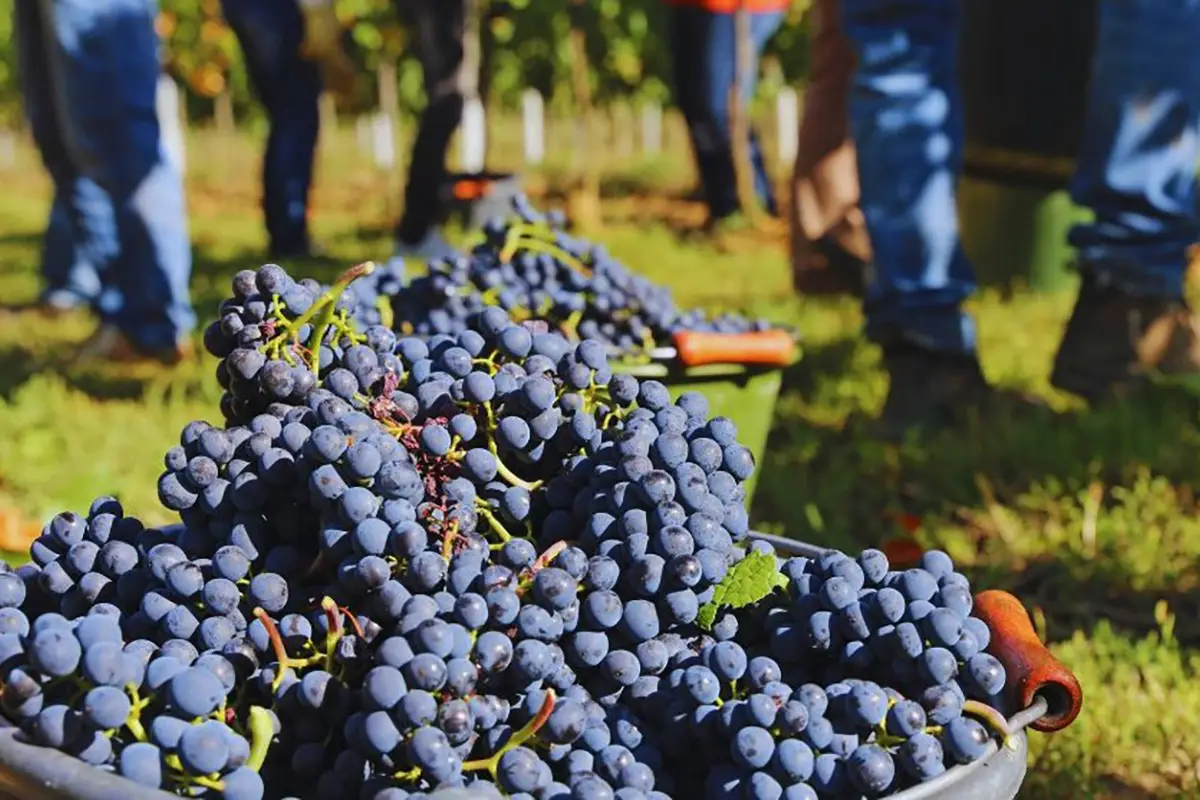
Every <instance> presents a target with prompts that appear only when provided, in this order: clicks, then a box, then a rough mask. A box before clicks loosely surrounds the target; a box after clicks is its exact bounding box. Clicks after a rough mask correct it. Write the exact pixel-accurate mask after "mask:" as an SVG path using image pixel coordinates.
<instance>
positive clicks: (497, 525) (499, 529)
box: [475, 500, 513, 542]
mask: <svg viewBox="0 0 1200 800" xmlns="http://www.w3.org/2000/svg"><path fill="white" fill-rule="evenodd" d="M475 511H476V512H478V514H479V516H481V517H483V518H484V519H485V520H487V523H488V525H490V526H492V530H493V531H495V532H496V535H498V536H499V537H500V541H502V542H507V541H508V540H509V539H511V538H513V537H512V534H511V533H509V532H508V531H507V530H506V529H505V527H504V525H503V524H502V523H501V522H500V520H499V519H497V518H496V515H495V514H493V513H492V510H491V509H490V508H488V506H487V504H486V503H484V502H483V501H482V500H480V501H478V502H477V503H476V504H475Z"/></svg>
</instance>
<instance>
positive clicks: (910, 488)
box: [0, 139, 1200, 798]
mask: <svg viewBox="0 0 1200 800" xmlns="http://www.w3.org/2000/svg"><path fill="white" fill-rule="evenodd" d="M206 148H207V149H206ZM218 148H220V150H219V152H217V150H218ZM677 155H678V154H675V156H676V157H677ZM191 158H192V163H193V165H194V169H193V172H192V175H191V177H190V187H189V188H190V204H191V208H192V212H193V219H192V229H193V239H194V242H195V248H196V249H195V252H196V270H195V272H196V274H195V280H194V291H195V298H196V302H197V307H198V308H199V310H200V312H201V315H202V317H207V316H209V315H211V314H212V313H213V311H214V309H215V304H216V302H217V300H218V299H219V297H221V296H222V294H223V292H224V288H223V287H224V286H225V284H226V281H227V280H228V277H229V276H230V275H231V274H232V273H233V271H234V270H235V269H238V268H240V267H242V266H246V265H255V264H256V263H257V262H258V259H259V256H258V254H259V253H260V252H261V250H262V239H263V237H262V233H261V229H260V225H259V223H258V221H257V214H256V213H255V211H254V208H255V197H256V193H257V189H256V187H255V185H254V172H255V170H254V169H253V167H252V164H253V159H254V155H253V151H252V150H251V149H250V148H247V147H245V146H244V145H242V144H237V145H236V146H234V145H231V144H230V143H214V142H213V141H211V140H210V139H204V140H200V141H198V142H197V143H196V144H195V145H194V146H193V149H192V154H191ZM323 158H324V160H323V162H322V169H323V175H324V176H325V177H324V179H323V181H322V185H321V189H320V192H319V195H318V199H317V202H316V205H315V218H316V226H317V230H318V232H319V234H320V236H321V237H322V240H323V241H324V242H326V243H327V244H328V245H329V247H330V250H331V252H332V255H333V256H334V257H335V259H336V260H335V261H330V262H328V263H319V264H309V265H304V267H303V268H304V269H305V270H306V271H308V272H310V273H311V274H314V275H315V276H317V277H326V278H327V277H329V276H330V275H332V274H333V272H334V271H335V270H336V269H337V268H338V265H345V264H347V263H350V262H353V261H355V260H357V259H362V258H366V257H380V256H383V255H386V254H387V252H388V236H387V233H386V232H387V230H388V225H387V222H388V220H389V219H390V218H391V215H392V214H394V213H395V209H394V208H393V205H392V200H391V196H392V194H394V189H395V186H394V181H388V180H386V179H384V178H382V177H380V176H379V175H378V174H377V173H374V172H373V171H372V170H371V168H370V167H369V165H365V164H364V163H362V162H361V161H354V160H353V159H352V158H349V157H346V158H344V159H342V160H338V159H339V157H338V156H337V155H336V154H334V155H326V156H324V157H323ZM22 161H23V165H22V166H21V167H19V168H18V169H17V170H15V171H13V172H10V173H8V174H6V175H4V176H3V177H2V180H3V183H4V185H5V188H6V191H5V192H4V193H3V194H2V195H0V297H3V298H5V300H6V301H10V300H20V299H25V298H30V297H32V296H33V295H34V294H35V292H36V290H37V256H38V241H39V235H40V230H41V226H42V223H43V220H44V217H45V212H46V208H47V202H48V187H47V185H46V182H45V181H44V179H43V178H41V176H40V174H39V172H38V170H37V167H36V163H37V162H36V160H35V158H34V157H33V156H32V155H31V154H28V153H25V154H23V158H22ZM334 174H336V175H337V178H336V180H334V179H333V178H331V177H330V176H331V175H334ZM610 179H611V184H610V185H614V186H621V187H625V188H630V187H633V188H637V189H641V190H646V189H647V188H649V189H651V190H652V191H649V192H647V191H642V192H641V193H640V194H638V195H635V196H632V197H625V198H614V199H610V200H608V201H607V202H606V204H605V212H606V217H607V220H608V224H607V227H606V229H605V231H604V232H603V234H601V237H602V239H603V241H605V242H606V244H607V245H608V246H609V247H610V249H611V250H612V251H613V252H614V253H616V254H617V255H618V256H619V257H621V258H622V259H624V260H626V261H627V262H628V263H629V264H631V265H633V266H635V267H636V268H638V269H640V270H643V271H644V272H646V273H647V274H649V275H650V276H651V277H653V278H654V279H656V280H660V281H662V282H665V283H667V284H670V285H671V286H673V287H674V288H675V290H676V293H677V297H678V299H679V300H680V301H681V302H682V303H687V304H699V305H705V306H710V307H719V306H742V307H746V308H750V309H753V310H755V311H758V312H761V313H764V314H766V315H769V316H771V317H773V318H776V319H779V320H781V321H787V322H790V323H794V324H797V325H798V326H799V327H800V329H801V330H802V331H803V334H804V336H805V349H806V356H805V359H804V360H803V362H802V363H801V364H799V365H798V366H797V367H795V368H793V369H792V370H790V371H789V372H788V373H787V374H786V375H785V379H784V389H783V392H782V395H781V397H780V400H779V403H778V406H777V408H776V418H775V424H774V428H773V430H772V434H771V439H770V443H769V446H768V452H767V455H766V457H765V463H763V464H762V465H761V469H762V477H761V481H760V485H759V491H758V495H757V497H756V499H755V504H754V508H753V517H754V520H755V524H756V525H757V526H758V527H759V528H761V529H764V530H768V531H772V532H784V533H787V534H788V535H791V536H793V537H796V538H800V539H805V540H809V541H814V542H818V543H822V544H826V545H832V546H839V547H846V548H861V547H864V546H868V545H872V544H878V543H880V542H881V541H883V540H885V539H888V538H890V537H892V536H894V535H895V534H896V533H897V530H898V523H897V522H895V520H896V519H897V515H904V518H907V519H913V520H917V521H918V522H919V526H918V527H917V530H916V536H917V538H918V539H919V541H920V542H921V543H922V544H923V545H927V546H934V545H936V546H940V547H944V548H945V549H947V550H948V551H949V552H950V553H952V554H953V555H954V556H955V558H956V559H958V560H959V561H960V562H962V563H963V564H964V565H966V568H967V570H968V571H969V572H970V573H971V575H972V578H973V580H974V581H975V582H976V585H977V586H980V587H983V586H996V587H1003V588H1007V589H1010V590H1012V591H1014V592H1016V593H1018V594H1019V595H1020V596H1021V597H1022V598H1023V599H1024V600H1025V601H1026V604H1027V605H1028V606H1029V607H1030V608H1031V609H1032V610H1033V614H1034V618H1035V621H1036V623H1037V627H1038V629H1039V633H1040V634H1042V635H1043V636H1044V637H1045V638H1046V639H1047V640H1048V641H1049V642H1051V643H1052V647H1053V649H1054V651H1055V652H1056V653H1057V654H1058V655H1059V657H1060V658H1062V659H1063V660H1064V661H1065V662H1066V663H1068V664H1070V665H1071V666H1072V667H1073V668H1074V670H1075V671H1076V672H1077V674H1078V675H1079V677H1080V679H1081V680H1082V681H1083V684H1084V687H1085V690H1086V692H1087V702H1086V705H1085V709H1084V712H1083V714H1082V716H1081V717H1080V719H1079V721H1078V722H1077V723H1076V724H1075V725H1074V726H1073V727H1072V728H1070V729H1068V730H1067V731H1065V732H1062V733H1059V734H1057V735H1054V736H1048V737H1043V736H1040V735H1035V736H1034V737H1033V738H1034V741H1033V755H1032V756H1031V759H1032V760H1031V770H1030V775H1029V777H1028V779H1027V781H1026V784H1025V790H1024V791H1023V793H1022V797H1028V798H1063V797H1071V798H1142V797H1198V796H1200V735H1198V734H1200V680H1198V678H1200V614H1198V612H1200V602H1198V599H1200V592H1198V591H1197V581H1198V569H1197V566H1198V564H1200V522H1198V521H1197V514H1196V510H1197V509H1196V505H1197V500H1196V493H1195V491H1194V488H1193V487H1194V486H1196V485H1197V484H1198V482H1200V458H1198V454H1200V453H1198V448H1197V445H1198V444H1200V435H1198V433H1197V427H1196V407H1195V404H1194V402H1192V401H1191V400H1188V399H1186V398H1181V397H1173V396H1170V395H1165V394H1164V395H1155V396H1151V397H1144V398H1141V399H1140V400H1139V401H1137V402H1136V403H1129V404H1126V405H1122V406H1116V407H1112V408H1107V409H1104V410H1099V411H1091V412H1088V411H1086V410H1084V409H1082V408H1080V407H1079V406H1078V405H1077V404H1075V403H1074V402H1073V401H1072V400H1071V398H1068V397H1064V396H1061V395H1058V394H1056V393H1055V392H1053V391H1052V390H1051V389H1050V388H1049V387H1048V385H1047V382H1046V375H1047V373H1048V371H1049V364H1050V359H1051V358H1052V355H1053V352H1054V348H1055V346H1056V343H1057V339H1058V336H1059V333H1060V331H1061V328H1062V324H1063V321H1064V319H1065V316H1066V314H1067V312H1068V310H1069V307H1070V301H1071V298H1070V297H1069V296H1067V295H1062V296H1058V295H1055V296H1030V295H1025V294H1020V293H1018V294H1017V296H1016V297H1015V298H1013V299H1011V300H1010V301H1005V300H1002V299H1001V298H1000V297H999V296H998V295H995V294H988V293H985V294H983V295H981V296H980V297H979V298H978V299H977V300H976V301H975V302H974V303H973V306H974V309H975V311H976V312H977V314H978V317H979V320H980V329H981V336H982V345H981V348H982V357H983V361H984V367H985V371H986V372H987V374H988V375H989V377H990V378H992V379H993V380H994V381H996V382H998V383H1000V384H1002V385H1005V386H1009V387H1014V388H1019V389H1022V390H1028V391H1032V392H1035V393H1037V394H1040V395H1042V396H1044V397H1045V398H1046V399H1047V400H1048V401H1049V405H1050V406H1051V408H1052V409H1053V410H1052V411H1046V410H1043V411H1038V412H1033V411H1031V412H1028V413H1020V414H1016V415H1013V416H1006V417H1002V418H988V419H980V420H977V421H976V423H975V424H973V425H971V426H970V427H969V428H968V429H967V430H965V431H961V432H958V433H956V434H954V435H945V436H941V437H934V438H931V439H927V440H924V441H919V442H913V443H911V444H909V445H906V446H904V447H902V448H899V449H895V448H885V447H883V446H881V445H879V444H877V443H875V442H873V441H871V440H870V438H869V437H868V436H867V435H866V432H865V424H864V423H865V422H866V421H867V420H869V418H870V417H871V416H873V415H874V414H876V413H877V411H878V408H879V405H880V403H881V401H882V397H883V393H884V390H885V380H884V376H883V374H882V373H881V371H880V369H879V364H878V353H877V352H876V350H875V349H874V348H872V347H870V346H869V345H867V344H864V343H863V342H862V340H861V339H860V337H859V330H858V329H859V322H860V318H859V314H858V311H857V309H856V307H855V306H854V304H853V303H850V302H833V301H824V302H814V301H811V300H801V299H797V298H795V297H794V296H793V295H792V293H791V290H790V283H789V280H788V275H787V264H786V259H785V255H784V252H785V250H784V237H783V235H782V233H781V232H778V231H776V232H773V233H769V234H767V235H763V236H758V237H745V238H743V239H741V240H738V241H736V242H734V244H733V246H732V248H728V249H722V250H717V249H714V248H713V247H711V246H709V245H706V244H704V243H703V242H700V241H697V240H694V239H689V238H686V237H685V238H681V237H680V236H679V235H678V231H679V230H680V229H682V228H685V227H686V226H687V225H688V224H690V223H691V222H694V221H695V219H696V214H697V211H696V209H695V208H694V207H693V206H690V205H688V204H686V203H684V202H681V201H679V200H677V199H673V197H672V196H671V194H670V193H671V192H672V191H674V190H678V189H682V188H686V187H685V185H684V184H683V183H682V181H683V180H685V179H686V169H684V168H681V166H680V163H679V162H678V161H675V162H669V163H667V164H666V165H665V166H663V165H639V166H637V168H636V169H633V170H627V171H626V172H625V173H614V174H611V175H610ZM539 180H540V181H541V184H542V185H546V186H548V187H549V188H550V189H553V188H554V185H555V180H554V172H553V170H549V171H547V173H546V174H545V175H543V176H540V178H539ZM89 324H90V323H89V321H88V320H86V319H84V318H68V319H65V320H58V321H53V322H50V321H45V320H40V319H35V318H31V317H28V316H18V317H12V316H9V317H5V318H0V533H3V532H4V530H5V526H4V524H3V523H4V520H5V519H8V520H9V521H10V522H11V520H41V519H44V518H46V517H47V516H48V515H50V514H52V513H54V512H56V511H58V510H61V509H64V508H85V507H86V505H87V503H88V502H89V501H90V499H91V498H92V497H93V496H94V495H96V494H99V493H104V492H113V493H116V494H119V495H120V496H121V497H122V499H123V500H124V501H125V503H126V506H127V507H128V508H129V509H130V510H132V511H134V512H136V513H138V514H141V515H143V516H144V517H146V518H148V519H150V520H154V521H162V520H163V519H165V516H166V515H165V513H164V512H163V511H162V510H161V508H159V506H158V504H157V501H156V498H155V489H154V485H155V478H156V477H157V475H158V473H159V470H160V468H161V462H160V459H161V457H162V454H163V452H164V451H165V450H166V449H167V448H168V447H169V446H170V445H171V444H172V443H173V442H174V441H175V439H176V437H177V435H178V431H179V429H180V427H181V426H182V425H183V424H184V423H185V422H186V421H188V420H190V419H193V418H208V419H214V418H215V416H216V399H217V396H218V390H217V388H216V385H215V381H214V379H213V377H212V371H213V370H212V367H213V363H212V361H211V360H210V359H207V358H205V359H202V360H200V361H198V362H197V363H193V364H187V365H185V366H183V367H181V368H180V369H178V370H176V371H175V372H173V373H159V372H149V373H147V372H144V371H138V370H131V369H118V368H114V367H100V368H90V369H81V368H77V367H73V366H72V365H71V364H70V363H69V358H68V357H69V353H70V351H71V347H72V346H73V345H74V344H75V343H77V342H78V341H79V340H80V339H81V338H82V337H83V336H85V335H86V333H87V332H88V330H89ZM9 527H10V528H11V527H12V526H11V525H10V526H9ZM17 527H20V525H18V526H17Z"/></svg>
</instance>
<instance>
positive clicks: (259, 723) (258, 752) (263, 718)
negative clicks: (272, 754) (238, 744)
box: [246, 706, 275, 772]
mask: <svg viewBox="0 0 1200 800" xmlns="http://www.w3.org/2000/svg"><path fill="white" fill-rule="evenodd" d="M249 727H250V758H248V759H247V760H246V766H247V767H249V768H250V769H252V770H254V771H255V772H258V771H259V770H261V769H262V765H263V763H264V762H265V761H266V760H267V750H269V749H270V747H271V740H272V739H274V738H275V726H274V724H272V722H271V714H270V712H268V711H267V710H266V709H265V708H263V707H262V706H250V726H249Z"/></svg>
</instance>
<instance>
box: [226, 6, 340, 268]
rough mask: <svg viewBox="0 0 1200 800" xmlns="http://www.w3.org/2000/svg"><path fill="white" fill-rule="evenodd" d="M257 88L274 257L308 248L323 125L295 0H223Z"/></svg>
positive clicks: (314, 70) (315, 74)
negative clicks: (264, 122)
mask: <svg viewBox="0 0 1200 800" xmlns="http://www.w3.org/2000/svg"><path fill="white" fill-rule="evenodd" d="M223 8H224V13H225V18H226V20H227V21H228V22H229V27H230V28H231V29H232V30H233V32H234V34H235V35H236V36H237V38H238V42H239V43H240V44H241V46H242V52H243V54H244V57H245V60H246V67H247V71H248V72H249V75H250V80H251V83H252V84H253V86H254V90H255V93H256V94H257V95H258V97H259V100H260V101H261V102H262V104H263V108H264V109H265V110H266V112H267V117H268V118H269V119H270V133H269V134H268V137H267V147H266V155H265V156H264V158H263V216H264V218H265V220H266V226H267V235H268V236H269V237H270V249H271V254H272V256H273V257H285V256H296V255H304V254H306V253H307V252H308V250H309V244H310V243H309V232H308V199H309V192H310V190H311V188H312V175H313V160H314V158H315V155H316V149H317V136H318V132H319V127H320V112H319V101H320V95H321V76H320V69H319V68H318V66H317V65H316V64H315V63H313V62H311V61H306V60H305V59H303V58H301V57H300V42H301V40H302V38H303V35H304V31H303V19H302V17H301V15H300V9H299V8H298V7H297V5H296V3H295V0H226V2H225V3H223Z"/></svg>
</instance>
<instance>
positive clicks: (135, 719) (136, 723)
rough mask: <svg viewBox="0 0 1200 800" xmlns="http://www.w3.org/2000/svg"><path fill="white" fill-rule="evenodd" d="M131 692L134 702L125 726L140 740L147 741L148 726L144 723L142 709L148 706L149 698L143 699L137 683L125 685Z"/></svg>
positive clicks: (130, 707) (130, 696)
mask: <svg viewBox="0 0 1200 800" xmlns="http://www.w3.org/2000/svg"><path fill="white" fill-rule="evenodd" d="M125 690H126V691H127V692H129V699H130V700H132V701H133V702H132V703H131V704H130V706H129V716H128V717H127V718H126V719H125V727H126V728H129V732H130V733H132V734H133V736H134V738H135V739H137V740H138V741H139V742H144V741H146V728H145V727H144V726H143V725H142V709H143V708H145V707H146V705H147V703H149V700H143V699H142V697H141V694H140V693H139V692H138V688H137V685H136V684H132V683H131V684H129V685H128V686H126V687H125Z"/></svg>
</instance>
